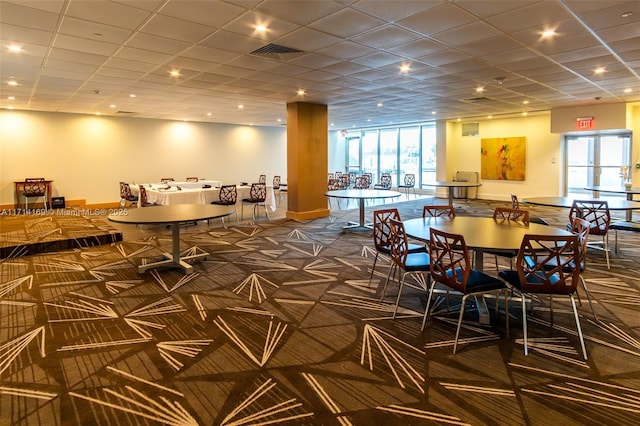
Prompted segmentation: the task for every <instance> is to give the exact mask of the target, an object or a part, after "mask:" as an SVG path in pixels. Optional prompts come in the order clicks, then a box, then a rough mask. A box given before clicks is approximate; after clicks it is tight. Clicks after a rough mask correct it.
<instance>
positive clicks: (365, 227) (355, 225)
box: [342, 222, 373, 232]
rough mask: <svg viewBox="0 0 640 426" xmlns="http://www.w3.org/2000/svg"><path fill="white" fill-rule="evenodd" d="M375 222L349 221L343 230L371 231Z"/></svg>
mask: <svg viewBox="0 0 640 426" xmlns="http://www.w3.org/2000/svg"><path fill="white" fill-rule="evenodd" d="M372 229H373V223H362V224H361V223H360V222H348V225H345V226H343V227H342V232H347V231H371V230H372Z"/></svg>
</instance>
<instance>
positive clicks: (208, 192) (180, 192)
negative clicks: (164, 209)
mask: <svg viewBox="0 0 640 426" xmlns="http://www.w3.org/2000/svg"><path fill="white" fill-rule="evenodd" d="M194 183H195V182H194ZM131 186H132V187H133V186H135V188H136V189H135V191H136V192H138V193H139V192H140V190H139V189H138V188H139V187H138V185H131ZM145 188H146V190H147V202H148V203H150V204H158V205H161V206H170V205H173V204H210V203H211V202H212V201H218V199H219V194H220V188H213V187H212V188H202V187H199V188H182V187H180V189H178V188H177V187H169V188H167V187H166V185H164V186H161V187H159V186H155V185H152V186H151V187H148V186H146V185H145ZM236 189H237V191H238V201H237V204H238V205H240V204H242V199H243V198H249V192H250V190H251V186H237V187H236ZM131 192H132V193H133V192H134V191H133V189H132V191H131ZM265 204H266V205H267V206H269V208H270V209H271V211H275V210H276V197H275V193H274V191H273V185H267V197H266V199H265Z"/></svg>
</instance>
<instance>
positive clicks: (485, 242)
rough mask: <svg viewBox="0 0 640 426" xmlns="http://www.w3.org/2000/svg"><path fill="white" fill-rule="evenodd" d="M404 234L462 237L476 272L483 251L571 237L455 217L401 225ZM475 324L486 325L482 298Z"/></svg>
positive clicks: (549, 228)
mask: <svg viewBox="0 0 640 426" xmlns="http://www.w3.org/2000/svg"><path fill="white" fill-rule="evenodd" d="M403 223H404V228H405V232H406V233H407V235H408V236H410V237H411V238H414V239H416V240H420V241H429V239H430V238H431V228H435V229H439V230H441V231H445V232H449V233H452V234H461V235H462V236H464V241H465V243H466V244H467V247H468V248H469V249H471V250H473V251H474V255H475V260H474V264H475V269H476V270H478V271H482V270H483V265H484V252H485V251H505V252H512V251H514V250H519V249H520V245H521V244H522V239H523V237H524V236H525V234H536V235H571V232H569V231H567V230H565V229H560V228H555V227H553V226H548V225H542V224H539V223H529V224H528V225H524V224H522V223H521V222H517V221H512V220H506V219H503V220H500V219H497V220H496V219H493V218H492V217H477V216H456V217H455V218H454V219H449V218H445V217H444V216H440V217H425V218H423V217H420V218H416V219H408V220H405V221H404V222H403ZM476 306H477V309H478V321H479V322H480V324H489V310H488V309H487V305H486V301H485V299H484V298H483V297H477V298H476Z"/></svg>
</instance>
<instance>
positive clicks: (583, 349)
mask: <svg viewBox="0 0 640 426" xmlns="http://www.w3.org/2000/svg"><path fill="white" fill-rule="evenodd" d="M569 297H571V307H572V308H573V316H574V317H575V319H576V328H577V329H578V337H580V346H581V347H582V356H583V357H584V359H585V360H586V359H587V349H586V348H585V346H584V338H583V336H582V327H580V318H579V317H578V308H577V307H576V301H575V299H574V298H573V294H571V295H570V296H569Z"/></svg>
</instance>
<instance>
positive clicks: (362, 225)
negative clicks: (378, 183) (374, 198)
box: [342, 198, 373, 232]
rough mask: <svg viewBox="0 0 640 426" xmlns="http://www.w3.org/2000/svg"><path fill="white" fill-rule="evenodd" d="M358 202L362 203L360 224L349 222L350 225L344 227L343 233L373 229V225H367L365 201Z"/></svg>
mask: <svg viewBox="0 0 640 426" xmlns="http://www.w3.org/2000/svg"><path fill="white" fill-rule="evenodd" d="M358 202H359V203H360V204H359V210H360V211H359V214H360V217H359V220H358V222H349V225H347V226H343V227H342V232H345V231H349V230H362V231H370V230H371V229H372V227H373V225H372V224H370V223H365V220H364V208H365V199H364V198H360V199H359V200H358Z"/></svg>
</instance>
